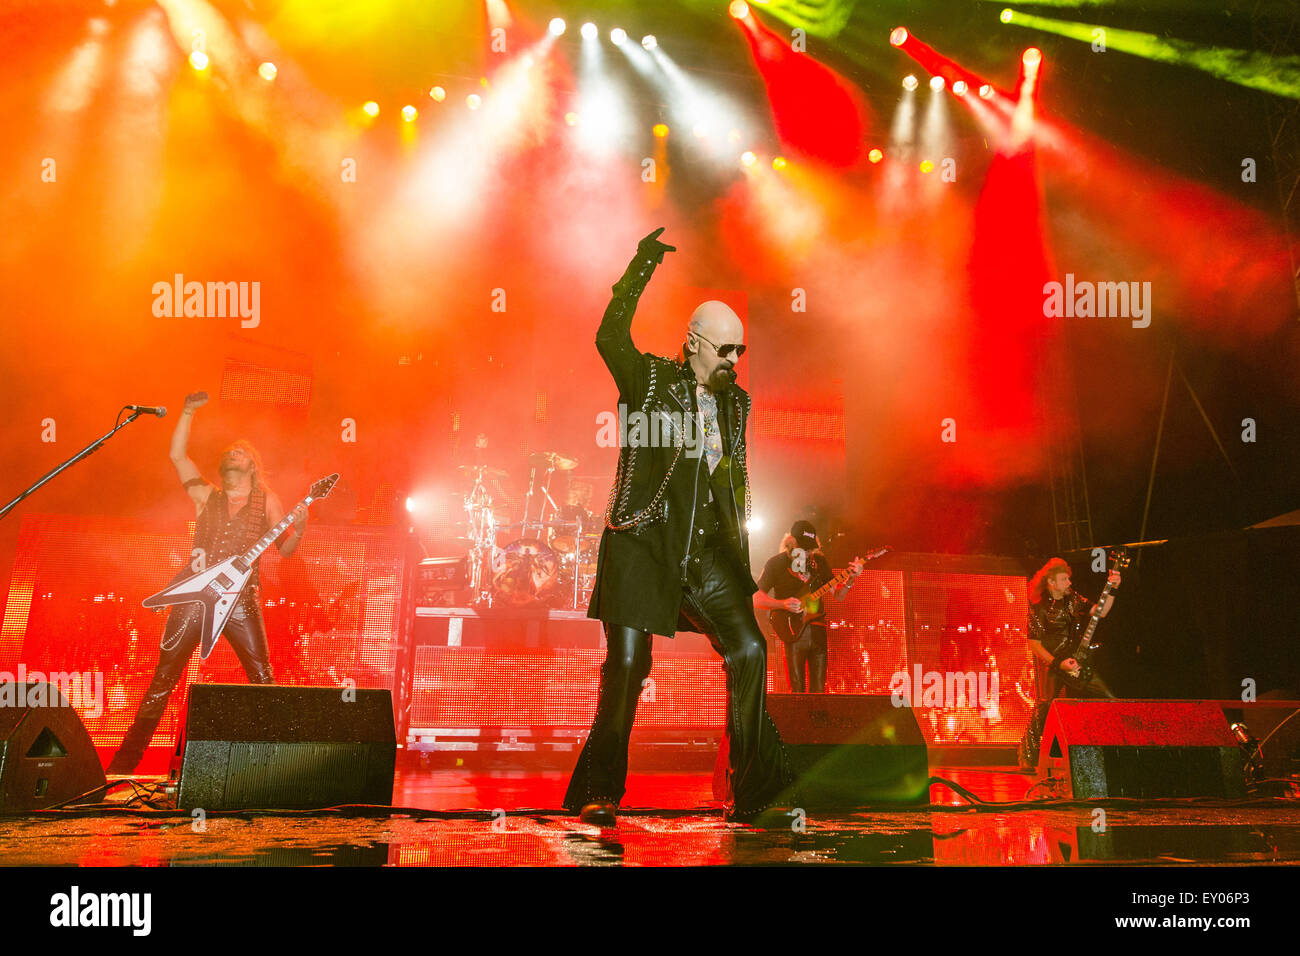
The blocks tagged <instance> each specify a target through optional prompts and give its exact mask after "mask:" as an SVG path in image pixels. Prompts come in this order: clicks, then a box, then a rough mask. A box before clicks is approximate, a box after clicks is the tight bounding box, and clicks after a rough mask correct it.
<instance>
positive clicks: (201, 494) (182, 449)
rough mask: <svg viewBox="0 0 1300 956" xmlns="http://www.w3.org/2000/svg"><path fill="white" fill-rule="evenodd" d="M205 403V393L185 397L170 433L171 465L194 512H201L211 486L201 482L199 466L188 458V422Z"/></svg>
mask: <svg viewBox="0 0 1300 956" xmlns="http://www.w3.org/2000/svg"><path fill="white" fill-rule="evenodd" d="M207 403H208V393H207V392H194V393H193V394H191V395H187V396H186V397H185V407H184V408H182V409H181V413H180V415H179V416H178V418H177V421H176V430H175V431H173V432H172V444H171V449H170V452H169V455H170V457H171V460H172V464H173V465H174V466H176V474H177V475H178V476H180V479H181V484H182V485H184V486H185V493H186V494H188V495H189V496H190V500H192V501H193V502H194V510H195V511H196V512H199V511H202V510H203V506H204V505H205V504H206V503H207V500H208V495H210V494H212V486H211V485H210V484H208V483H207V482H206V481H204V480H203V476H202V475H200V474H199V466H198V465H196V464H194V461H193V460H192V459H191V458H190V455H189V446H190V422H191V421H192V420H193V418H194V413H195V412H196V411H198V410H199V409H200V408H202V407H203V406H204V405H206V404H207Z"/></svg>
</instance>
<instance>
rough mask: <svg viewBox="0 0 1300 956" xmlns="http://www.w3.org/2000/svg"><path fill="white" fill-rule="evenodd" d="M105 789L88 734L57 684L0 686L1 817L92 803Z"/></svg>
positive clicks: (8, 684) (102, 770) (104, 782)
mask: <svg viewBox="0 0 1300 956" xmlns="http://www.w3.org/2000/svg"><path fill="white" fill-rule="evenodd" d="M107 786H108V784H107V781H106V780H105V779H104V768H103V767H102V766H100V763H99V755H98V754H97V753H96V752H95V745H94V743H93V742H92V741H91V739H90V734H89V733H87V732H86V726H85V724H83V723H82V722H81V717H80V715H78V713H77V712H76V711H75V710H74V709H73V708H72V707H71V706H70V705H69V704H68V701H67V698H66V697H64V696H63V694H62V692H61V691H60V689H59V686H58V685H57V684H46V683H39V682H38V683H24V684H18V683H14V682H7V683H3V684H0V812H2V813H22V812H25V811H29V810H44V809H46V808H48V807H57V806H59V805H61V804H65V803H91V802H94V801H96V800H98V799H99V798H100V797H102V796H103V795H104V791H105V788H106V787H107Z"/></svg>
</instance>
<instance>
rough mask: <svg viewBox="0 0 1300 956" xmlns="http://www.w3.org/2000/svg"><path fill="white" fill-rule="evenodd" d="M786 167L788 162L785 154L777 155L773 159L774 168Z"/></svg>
mask: <svg viewBox="0 0 1300 956" xmlns="http://www.w3.org/2000/svg"><path fill="white" fill-rule="evenodd" d="M785 167H786V162H785V157H784V156H777V157H776V158H775V159H773V160H772V168H773V169H785Z"/></svg>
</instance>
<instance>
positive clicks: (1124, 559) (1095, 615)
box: [1057, 548, 1130, 689]
mask: <svg viewBox="0 0 1300 956" xmlns="http://www.w3.org/2000/svg"><path fill="white" fill-rule="evenodd" d="M1129 560H1130V559H1129V556H1128V552H1127V551H1125V550H1124V549H1123V548H1118V549H1116V550H1115V551H1114V552H1113V553H1112V554H1111V556H1110V561H1109V568H1110V570H1111V571H1123V570H1125V569H1126V568H1127V567H1128V566H1129ZM1117 587H1119V585H1118V584H1111V583H1110V581H1109V580H1108V581H1107V582H1106V586H1105V587H1104V588H1102V589H1101V597H1099V598H1097V603H1096V604H1094V605H1093V611H1092V616H1091V617H1090V618H1089V619H1088V626H1087V627H1086V628H1084V631H1083V636H1082V637H1080V638H1079V643H1078V645H1077V646H1076V647H1075V648H1074V650H1073V651H1072V652H1071V653H1069V654H1066V655H1065V657H1064V658H1062V660H1068V659H1069V658H1071V657H1073V658H1074V659H1075V660H1076V661H1078V662H1079V669H1078V670H1077V671H1063V670H1061V669H1060V668H1059V667H1058V668H1057V673H1058V674H1060V675H1061V679H1062V680H1064V681H1065V683H1066V684H1067V685H1068V686H1069V687H1071V688H1074V689H1081V688H1083V687H1085V686H1087V684H1088V681H1090V680H1092V674H1093V669H1092V665H1091V664H1089V663H1088V658H1090V657H1091V656H1092V652H1093V651H1094V650H1095V649H1096V648H1095V646H1094V645H1093V643H1092V638H1093V635H1094V634H1096V633H1097V622H1098V621H1100V620H1101V609H1102V608H1103V607H1104V606H1105V604H1106V599H1107V598H1108V597H1110V595H1111V593H1112V592H1113V591H1114V590H1115V588H1117Z"/></svg>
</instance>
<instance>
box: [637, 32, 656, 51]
mask: <svg viewBox="0 0 1300 956" xmlns="http://www.w3.org/2000/svg"><path fill="white" fill-rule="evenodd" d="M658 45H659V41H658V40H656V39H655V38H654V34H653V33H651V34H647V35H646V36H643V37H642V38H641V46H643V47H644V48H645V49H647V50H653V49H654V48H655V47H657V46H658Z"/></svg>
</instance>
